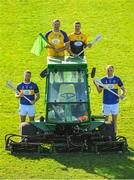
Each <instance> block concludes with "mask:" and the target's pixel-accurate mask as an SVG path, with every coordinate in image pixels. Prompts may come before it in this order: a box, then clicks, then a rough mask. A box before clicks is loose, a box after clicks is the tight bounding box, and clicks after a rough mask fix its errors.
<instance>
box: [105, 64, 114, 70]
mask: <svg viewBox="0 0 134 180" xmlns="http://www.w3.org/2000/svg"><path fill="white" fill-rule="evenodd" d="M108 68H112V69H114V66H113V65H107V67H106V69H108Z"/></svg>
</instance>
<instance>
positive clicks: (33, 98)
mask: <svg viewBox="0 0 134 180" xmlns="http://www.w3.org/2000/svg"><path fill="white" fill-rule="evenodd" d="M30 79H31V72H30V71H28V70H27V71H25V72H24V82H22V83H19V84H18V85H17V90H18V92H19V93H17V94H16V97H17V98H20V108H19V112H20V119H21V122H25V120H26V115H28V116H29V119H30V121H34V116H35V113H36V111H35V107H34V104H35V103H36V102H37V101H38V100H39V98H40V94H39V89H38V86H37V85H36V84H35V83H33V82H31V81H30ZM24 96H25V97H26V98H27V99H29V101H28V100H27V99H26V98H25V97H24Z"/></svg>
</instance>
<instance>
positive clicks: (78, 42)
mask: <svg viewBox="0 0 134 180" xmlns="http://www.w3.org/2000/svg"><path fill="white" fill-rule="evenodd" d="M82 44H83V43H82V42H81V41H76V42H74V45H75V46H82Z"/></svg>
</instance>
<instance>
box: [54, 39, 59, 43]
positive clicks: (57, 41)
mask: <svg viewBox="0 0 134 180" xmlns="http://www.w3.org/2000/svg"><path fill="white" fill-rule="evenodd" d="M59 42H60V40H59V39H52V43H53V44H58V43H59Z"/></svg>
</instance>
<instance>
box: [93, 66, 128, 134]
mask: <svg viewBox="0 0 134 180" xmlns="http://www.w3.org/2000/svg"><path fill="white" fill-rule="evenodd" d="M106 71H107V76H105V77H103V78H102V79H101V82H102V83H103V84H104V85H106V86H107V87H108V88H109V89H111V90H112V91H114V92H115V93H117V94H118V88H120V89H121V95H120V96H119V97H117V96H116V95H115V94H113V93H111V92H109V91H108V90H107V89H103V87H102V86H98V85H97V84H95V83H94V84H95V85H96V88H97V91H98V92H99V93H101V92H102V91H103V113H104V115H105V117H106V122H108V118H109V115H110V114H112V123H113V124H114V132H115V134H116V129H117V127H116V126H117V114H118V111H119V107H118V103H119V98H120V99H123V98H124V95H125V88H124V87H123V83H122V81H121V79H120V78H119V77H117V76H115V75H114V67H113V66H112V65H108V66H107V68H106Z"/></svg>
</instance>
